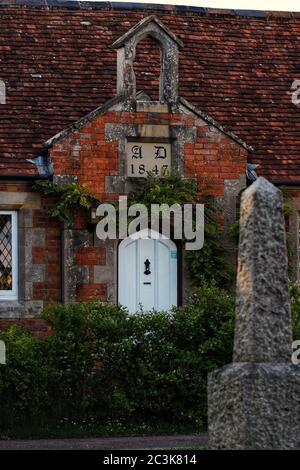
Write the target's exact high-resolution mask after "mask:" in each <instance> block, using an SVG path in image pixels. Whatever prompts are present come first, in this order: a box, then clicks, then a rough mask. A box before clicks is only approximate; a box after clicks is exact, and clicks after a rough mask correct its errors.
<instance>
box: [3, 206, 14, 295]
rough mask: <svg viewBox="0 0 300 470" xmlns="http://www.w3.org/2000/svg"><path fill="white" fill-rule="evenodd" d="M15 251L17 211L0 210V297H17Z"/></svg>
mask: <svg viewBox="0 0 300 470" xmlns="http://www.w3.org/2000/svg"><path fill="white" fill-rule="evenodd" d="M17 253H18V247H17V213H16V211H0V299H7V300H15V299H17V294H18V279H17V277H18V272H17Z"/></svg>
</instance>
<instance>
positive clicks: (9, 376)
mask: <svg viewBox="0 0 300 470" xmlns="http://www.w3.org/2000/svg"><path fill="white" fill-rule="evenodd" d="M0 339H1V340H3V341H4V342H5V344H6V352H7V354H6V357H7V363H6V365H5V366H0V367H1V375H0V424H2V423H3V424H4V423H6V424H7V425H10V424H13V423H14V424H16V423H18V422H22V421H24V420H28V421H31V422H35V421H40V420H41V418H42V417H43V416H44V415H45V414H47V411H48V410H47V409H46V402H47V399H48V390H47V368H45V367H44V364H43V361H42V354H41V343H40V342H39V341H37V340H36V339H35V338H34V337H33V336H31V334H30V333H29V331H28V330H27V329H26V328H24V327H23V328H21V327H18V326H16V325H12V326H11V327H10V328H9V330H8V331H6V332H0Z"/></svg>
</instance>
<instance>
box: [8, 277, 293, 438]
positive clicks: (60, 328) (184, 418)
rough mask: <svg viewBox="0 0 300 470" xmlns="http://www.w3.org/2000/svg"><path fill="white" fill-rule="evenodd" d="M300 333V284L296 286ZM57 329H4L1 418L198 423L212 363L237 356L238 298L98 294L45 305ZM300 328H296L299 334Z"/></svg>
mask: <svg viewBox="0 0 300 470" xmlns="http://www.w3.org/2000/svg"><path fill="white" fill-rule="evenodd" d="M291 293H292V307H293V327H294V335H295V337H297V338H298V339H299V338H300V290H299V287H297V286H292V288H291ZM43 318H45V319H46V321H47V322H48V323H49V324H50V325H51V328H52V334H51V336H49V337H47V338H45V339H43V340H38V339H36V338H35V337H33V336H31V334H30V333H29V332H28V331H27V330H26V329H24V328H19V327H17V326H15V325H14V326H12V327H10V329H9V330H8V331H6V332H2V333H0V339H2V340H4V341H5V343H6V346H7V365H6V366H0V367H1V368H0V372H1V375H0V401H1V403H0V427H1V428H7V427H10V428H12V427H13V426H17V425H22V424H23V423H26V425H29V424H35V425H36V424H38V425H41V424H43V423H49V422H61V421H62V420H66V421H73V422H86V421H89V420H91V421H92V422H94V423H101V424H105V423H114V422H121V421H123V422H126V423H135V424H137V423H141V424H143V423H145V424H146V425H149V424H153V425H158V424H159V423H163V424H164V425H165V424H169V425H170V427H171V428H172V429H173V430H174V429H176V426H177V427H178V428H180V429H182V427H184V426H187V427H189V428H190V429H191V428H194V429H195V431H196V430H199V429H201V428H202V427H203V426H205V424H206V383H207V373H208V372H209V371H210V370H213V369H214V368H216V367H220V366H222V365H224V364H226V363H229V362H230V361H231V353H232V343H233V328H234V298H233V296H232V295H230V294H228V293H226V292H225V291H223V290H221V289H219V288H217V287H202V288H200V289H198V290H197V291H196V292H195V293H194V294H193V295H192V297H191V298H190V300H189V301H188V303H187V305H185V306H184V307H180V308H176V309H174V310H173V311H172V312H170V313H167V312H154V311H153V312H148V313H145V312H144V313H143V312H139V313H137V314H135V315H129V314H128V313H127V312H126V310H125V309H123V308H120V307H117V306H114V305H111V304H101V303H98V302H95V303H80V304H71V305H69V306H68V307H64V306H62V305H54V306H53V307H51V308H49V309H47V310H45V311H44V312H43ZM297 335H298V336H297Z"/></svg>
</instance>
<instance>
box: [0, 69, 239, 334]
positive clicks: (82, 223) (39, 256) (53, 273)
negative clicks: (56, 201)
mask: <svg viewBox="0 0 300 470" xmlns="http://www.w3.org/2000/svg"><path fill="white" fill-rule="evenodd" d="M153 80H155V79H154V78H153ZM153 83H154V82H153ZM106 123H124V124H150V125H151V124H152V125H184V126H193V127H194V126H196V127H197V139H196V141H195V143H194V144H185V148H184V161H185V166H184V174H185V176H186V177H190V178H197V179H198V181H199V184H200V187H203V186H205V187H207V188H208V190H209V192H210V193H211V194H213V195H215V196H223V194H224V180H226V179H238V178H240V177H241V176H244V174H245V166H246V159H247V152H246V150H244V149H243V148H242V147H240V145H239V144H238V143H236V142H235V141H233V140H232V139H230V138H229V137H227V136H226V135H225V134H223V133H221V132H220V131H218V130H216V129H215V128H213V127H211V126H208V125H207V124H206V123H204V121H201V120H200V119H198V118H197V117H193V116H192V115H181V114H173V115H172V114H165V113H163V114H159V113H128V112H107V113H105V114H103V115H101V116H97V117H95V118H93V119H92V121H91V122H89V123H87V124H86V125H84V126H83V127H82V128H81V129H80V130H77V131H75V132H73V133H72V134H69V135H67V136H66V137H65V138H64V139H62V140H61V141H59V142H58V143H56V144H55V145H54V146H53V148H52V150H51V157H52V161H53V164H54V171H55V174H56V175H73V176H77V177H78V181H79V183H81V184H85V185H87V186H88V187H89V188H90V190H91V191H93V192H94V193H95V194H97V195H98V196H99V197H100V200H102V201H103V200H110V199H112V198H113V197H115V198H117V197H118V195H117V194H115V195H111V194H109V195H107V194H105V176H107V175H118V171H119V170H118V142H117V141H113V142H110V141H106V140H105V124H106ZM2 187H3V184H1V189H2V190H3V188H2ZM8 190H9V191H12V190H13V191H30V190H31V185H30V183H26V184H25V183H15V184H12V183H10V184H9V185H8ZM51 204H53V200H52V199H51V198H48V197H43V198H42V206H41V208H40V209H39V210H33V212H32V223H33V227H34V228H42V229H45V245H44V246H32V248H31V250H32V262H33V264H34V265H43V266H44V267H45V280H44V281H43V282H34V283H33V286H32V287H33V296H32V300H42V301H44V304H48V303H51V302H57V301H60V300H61V225H60V223H59V222H57V221H56V220H55V219H52V218H50V217H49V215H48V211H49V208H50V207H51ZM87 224H88V214H87V213H86V212H84V211H77V212H76V213H75V219H74V228H75V230H79V231H80V230H82V231H84V233H86V229H87ZM74 256H75V260H76V264H77V265H78V268H80V267H84V269H85V270H86V272H87V273H88V276H87V279H86V280H85V282H82V283H78V284H77V286H76V300H78V301H87V300H93V299H95V298H97V299H100V300H103V301H105V300H107V295H108V294H107V290H108V286H107V285H106V284H105V283H97V282H95V279H94V266H95V265H100V266H104V265H105V264H106V250H105V248H103V247H94V239H93V234H92V233H89V236H88V240H86V238H85V243H84V244H83V246H78V248H76V250H75V255H74ZM28 322H29V326H30V327H31V328H32V330H35V331H37V330H41V332H44V333H45V332H46V331H47V329H46V327H45V325H44V326H43V325H42V323H40V320H30V321H28ZM3 324H5V326H7V325H8V324H9V321H7V320H5V321H4V320H2V321H0V326H2V325H3ZM44 333H43V334H44Z"/></svg>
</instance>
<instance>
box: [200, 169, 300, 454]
mask: <svg viewBox="0 0 300 470" xmlns="http://www.w3.org/2000/svg"><path fill="white" fill-rule="evenodd" d="M299 339H300V338H299ZM291 355H292V334H291V318H290V303H289V292H288V276H287V252H286V241H285V228H284V217H283V212H282V194H281V191H280V190H279V189H277V188H276V187H275V186H273V185H272V184H271V183H269V182H268V181H267V180H265V179H264V178H258V179H257V181H256V182H255V183H253V184H252V185H251V186H250V187H249V188H248V189H247V190H246V191H245V192H244V193H243V196H242V202H241V219H240V242H239V261H238V278H237V306H236V325H235V339H234V354H233V363H232V364H230V365H228V366H225V367H223V368H221V369H218V370H215V371H214V372H212V373H211V374H210V375H209V379H208V419H209V442H210V448H212V449H300V366H294V365H292V363H291Z"/></svg>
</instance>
